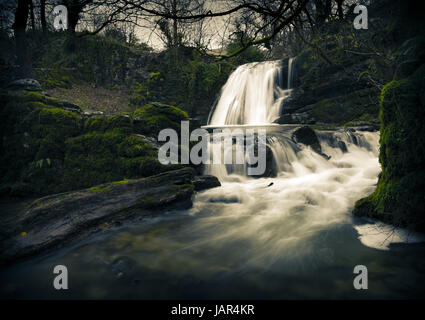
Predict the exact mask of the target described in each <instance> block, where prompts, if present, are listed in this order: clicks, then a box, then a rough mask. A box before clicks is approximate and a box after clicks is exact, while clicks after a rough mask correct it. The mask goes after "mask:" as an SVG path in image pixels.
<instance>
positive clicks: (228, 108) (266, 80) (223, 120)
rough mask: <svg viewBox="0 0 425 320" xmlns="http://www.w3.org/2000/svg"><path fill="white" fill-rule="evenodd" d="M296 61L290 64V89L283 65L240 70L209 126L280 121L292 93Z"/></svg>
mask: <svg viewBox="0 0 425 320" xmlns="http://www.w3.org/2000/svg"><path fill="white" fill-rule="evenodd" d="M293 63H294V59H289V62H288V88H287V89H284V88H283V79H282V61H265V62H254V63H248V64H244V65H242V66H240V67H238V68H237V69H236V70H235V71H234V72H233V73H232V74H231V75H230V77H229V79H228V80H227V82H226V84H225V85H224V87H223V88H222V91H221V95H220V98H219V99H218V101H217V103H216V105H215V108H213V114H212V116H210V119H209V123H208V124H209V125H210V126H218V125H252V124H268V123H271V122H273V121H274V120H276V119H277V118H278V117H279V114H280V112H281V106H282V102H283V100H284V99H286V98H287V97H288V96H289V95H290V92H291V84H292V82H293V81H292V74H293Z"/></svg>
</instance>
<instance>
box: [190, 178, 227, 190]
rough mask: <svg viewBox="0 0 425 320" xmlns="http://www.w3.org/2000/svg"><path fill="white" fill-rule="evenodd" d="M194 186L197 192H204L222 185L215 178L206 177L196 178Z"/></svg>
mask: <svg viewBox="0 0 425 320" xmlns="http://www.w3.org/2000/svg"><path fill="white" fill-rule="evenodd" d="M193 185H194V186H195V190H196V191H202V190H206V189H211V188H215V187H220V186H221V183H220V181H219V180H218V179H217V178H216V177H214V176H210V175H204V176H196V177H195V178H194V180H193Z"/></svg>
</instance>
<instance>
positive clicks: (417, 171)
mask: <svg viewBox="0 0 425 320" xmlns="http://www.w3.org/2000/svg"><path fill="white" fill-rule="evenodd" d="M424 92H425V65H422V66H421V67H420V68H419V69H418V70H417V71H416V72H415V73H414V74H413V75H411V76H410V77H408V78H406V79H403V80H394V81H392V82H390V83H388V84H387V85H386V86H385V87H384V88H383V90H382V93H381V102H380V106H381V109H380V119H381V124H382V125H381V136H380V144H381V148H380V154H379V161H380V163H381V166H382V173H381V175H380V177H379V181H378V186H377V188H376V190H375V192H374V193H373V194H371V195H370V196H369V197H367V198H365V199H361V200H359V201H358V202H357V203H356V205H355V208H354V212H353V213H354V214H356V215H359V216H369V217H373V218H377V219H381V220H384V221H387V222H390V223H393V224H395V225H399V226H403V227H408V228H411V229H417V230H420V231H425V222H424V207H425V171H424V167H423V164H424V163H425V127H424V125H423V123H424V122H425V94H424Z"/></svg>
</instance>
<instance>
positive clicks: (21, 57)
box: [13, 0, 31, 78]
mask: <svg viewBox="0 0 425 320" xmlns="http://www.w3.org/2000/svg"><path fill="white" fill-rule="evenodd" d="M29 7H30V0H18V6H17V8H16V10H15V22H14V23H13V32H14V34H15V44H16V55H17V58H18V66H19V67H18V77H19V78H25V77H30V76H31V59H30V57H29V53H28V50H27V41H26V36H25V29H26V27H27V22H28V13H29Z"/></svg>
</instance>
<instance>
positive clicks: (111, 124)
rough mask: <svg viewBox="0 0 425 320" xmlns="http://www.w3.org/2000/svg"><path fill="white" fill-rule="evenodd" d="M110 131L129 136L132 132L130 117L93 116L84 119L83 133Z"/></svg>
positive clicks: (118, 115) (117, 115)
mask: <svg viewBox="0 0 425 320" xmlns="http://www.w3.org/2000/svg"><path fill="white" fill-rule="evenodd" d="M111 130H118V131H120V132H122V133H128V134H130V133H131V132H132V130H133V127H132V123H131V118H130V116H129V115H128V114H127V113H120V114H116V115H113V116H95V117H91V118H88V119H86V121H85V122H84V131H85V132H93V131H96V132H106V131H111Z"/></svg>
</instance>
